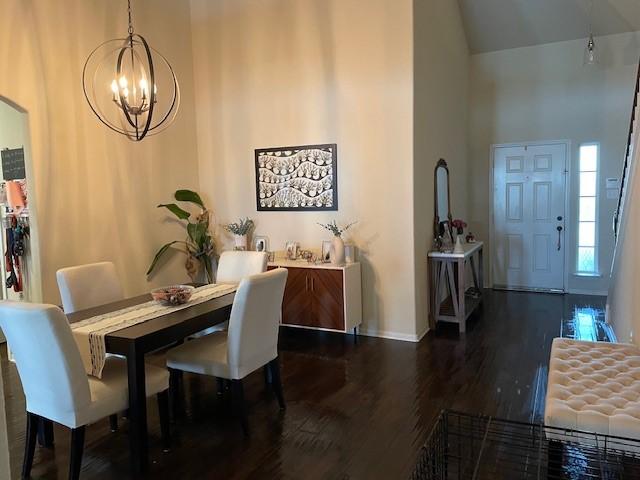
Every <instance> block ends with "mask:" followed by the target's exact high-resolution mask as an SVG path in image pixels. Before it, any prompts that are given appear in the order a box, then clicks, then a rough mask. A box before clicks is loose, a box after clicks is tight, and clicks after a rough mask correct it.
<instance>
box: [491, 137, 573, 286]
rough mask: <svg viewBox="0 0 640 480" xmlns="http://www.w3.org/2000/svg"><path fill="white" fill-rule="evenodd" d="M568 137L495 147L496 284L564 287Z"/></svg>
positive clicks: (494, 227)
mask: <svg viewBox="0 0 640 480" xmlns="http://www.w3.org/2000/svg"><path fill="white" fill-rule="evenodd" d="M568 158H569V143H568V142H566V141H557V142H544V143H542V142H541V143H527V144H508V145H494V146H493V147H492V172H493V175H492V194H493V201H492V206H493V215H492V219H493V221H492V244H493V248H492V277H493V286H494V288H499V289H508V290H526V291H541V292H557V293H562V292H564V291H565V287H566V275H565V272H566V265H565V262H566V242H565V239H566V238H568V236H567V234H566V225H568V222H567V218H566V213H567V211H568V208H567V185H566V179H567V173H568V172H567V159H568Z"/></svg>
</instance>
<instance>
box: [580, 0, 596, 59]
mask: <svg viewBox="0 0 640 480" xmlns="http://www.w3.org/2000/svg"><path fill="white" fill-rule="evenodd" d="M598 61H599V58H598V49H597V47H596V42H595V41H594V40H593V0H591V3H590V6H589V40H588V41H587V46H586V47H585V48H584V59H583V62H582V63H583V65H596V64H597V63H598Z"/></svg>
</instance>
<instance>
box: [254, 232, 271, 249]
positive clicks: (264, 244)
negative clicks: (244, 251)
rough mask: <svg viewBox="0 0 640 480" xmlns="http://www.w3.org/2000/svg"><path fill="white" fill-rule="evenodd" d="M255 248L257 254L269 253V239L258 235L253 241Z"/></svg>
mask: <svg viewBox="0 0 640 480" xmlns="http://www.w3.org/2000/svg"><path fill="white" fill-rule="evenodd" d="M253 246H254V250H255V251H256V252H268V251H269V239H268V238H267V237H263V236H260V235H256V237H255V238H254V239H253Z"/></svg>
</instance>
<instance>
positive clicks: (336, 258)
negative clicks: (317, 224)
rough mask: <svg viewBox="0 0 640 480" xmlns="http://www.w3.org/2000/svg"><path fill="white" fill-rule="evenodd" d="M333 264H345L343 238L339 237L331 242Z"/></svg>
mask: <svg viewBox="0 0 640 480" xmlns="http://www.w3.org/2000/svg"><path fill="white" fill-rule="evenodd" d="M331 263H332V264H333V265H343V264H344V241H343V240H342V237H339V236H337V235H336V236H335V237H333V240H332V241H331Z"/></svg>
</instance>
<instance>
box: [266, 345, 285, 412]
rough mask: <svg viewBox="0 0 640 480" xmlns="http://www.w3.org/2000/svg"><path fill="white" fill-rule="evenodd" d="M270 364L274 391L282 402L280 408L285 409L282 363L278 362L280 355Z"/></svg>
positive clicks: (279, 401)
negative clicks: (281, 372) (281, 374)
mask: <svg viewBox="0 0 640 480" xmlns="http://www.w3.org/2000/svg"><path fill="white" fill-rule="evenodd" d="M268 365H269V371H270V372H271V379H272V385H273V391H274V393H275V394H276V398H277V399H278V403H279V404H280V409H281V410H284V409H285V408H287V406H286V404H285V403H284V394H283V393H282V379H281V378H280V363H278V357H276V358H274V359H273V360H271V361H270V362H269V364H268Z"/></svg>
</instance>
